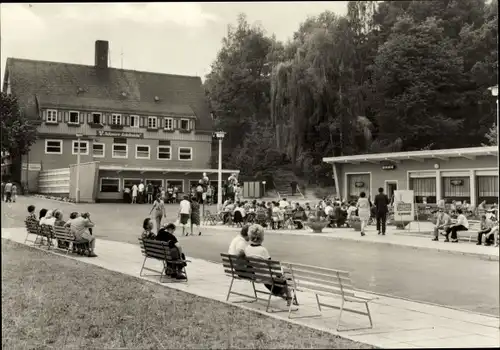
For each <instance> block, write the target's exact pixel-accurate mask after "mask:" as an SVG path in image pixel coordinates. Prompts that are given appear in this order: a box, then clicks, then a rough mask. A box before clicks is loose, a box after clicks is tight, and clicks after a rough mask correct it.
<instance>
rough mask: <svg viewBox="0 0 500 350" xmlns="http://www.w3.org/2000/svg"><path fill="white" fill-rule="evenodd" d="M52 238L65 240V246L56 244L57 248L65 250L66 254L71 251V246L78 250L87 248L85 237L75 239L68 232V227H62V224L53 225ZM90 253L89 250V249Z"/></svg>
mask: <svg viewBox="0 0 500 350" xmlns="http://www.w3.org/2000/svg"><path fill="white" fill-rule="evenodd" d="M54 238H55V239H56V240H57V241H58V242H65V243H67V244H68V246H67V247H64V248H63V247H60V246H59V245H57V248H58V249H61V250H65V251H66V254H68V253H69V252H70V251H73V250H74V249H73V248H76V249H78V250H79V251H82V250H88V244H89V243H88V241H87V240H85V239H81V240H77V239H75V236H74V235H73V234H72V233H70V231H69V228H67V227H64V226H55V227H54ZM89 254H90V251H89Z"/></svg>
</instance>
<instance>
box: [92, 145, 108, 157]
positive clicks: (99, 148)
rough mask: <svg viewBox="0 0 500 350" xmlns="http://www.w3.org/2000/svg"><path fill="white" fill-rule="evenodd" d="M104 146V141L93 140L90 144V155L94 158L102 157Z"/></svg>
mask: <svg viewBox="0 0 500 350" xmlns="http://www.w3.org/2000/svg"><path fill="white" fill-rule="evenodd" d="M105 147H106V145H105V144H104V143H97V142H94V143H93V144H92V156H93V157H96V158H104V155H105Z"/></svg>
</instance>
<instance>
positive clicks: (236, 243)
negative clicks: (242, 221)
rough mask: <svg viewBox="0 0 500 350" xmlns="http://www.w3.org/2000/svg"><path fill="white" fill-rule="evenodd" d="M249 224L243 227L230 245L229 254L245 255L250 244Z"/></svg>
mask: <svg viewBox="0 0 500 350" xmlns="http://www.w3.org/2000/svg"><path fill="white" fill-rule="evenodd" d="M249 227H250V226H249V225H245V226H243V227H242V228H241V232H240V234H239V235H238V236H236V237H234V238H233V240H232V241H231V244H230V245H229V250H228V252H227V253H228V254H230V255H237V256H239V257H244V256H245V248H246V247H247V246H248V240H249V238H248V228H249Z"/></svg>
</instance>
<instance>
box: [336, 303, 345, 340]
mask: <svg viewBox="0 0 500 350" xmlns="http://www.w3.org/2000/svg"><path fill="white" fill-rule="evenodd" d="M342 311H344V298H342V304H341V305H340V314H339V318H338V320H337V332H339V329H340V319H341V318H342Z"/></svg>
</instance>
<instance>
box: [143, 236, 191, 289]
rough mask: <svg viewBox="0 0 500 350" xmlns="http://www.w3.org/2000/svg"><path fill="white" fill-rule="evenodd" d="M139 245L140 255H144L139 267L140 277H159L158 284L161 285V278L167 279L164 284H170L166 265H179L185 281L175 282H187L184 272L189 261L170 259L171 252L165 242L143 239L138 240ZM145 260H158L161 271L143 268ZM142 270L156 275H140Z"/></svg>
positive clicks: (170, 280) (170, 279)
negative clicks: (160, 264) (160, 263)
mask: <svg viewBox="0 0 500 350" xmlns="http://www.w3.org/2000/svg"><path fill="white" fill-rule="evenodd" d="M139 243H140V245H141V251H142V255H144V262H143V263H142V267H141V272H140V273H139V275H140V276H141V277H145V276H160V282H161V283H163V282H164V281H163V277H168V280H167V281H166V282H172V281H173V279H172V278H171V277H170V274H169V273H168V269H169V266H168V264H171V265H181V266H182V269H181V272H182V273H184V275H185V276H186V279H185V280H176V281H178V282H187V280H188V278H187V272H186V265H187V263H188V262H190V261H189V260H182V259H175V260H174V259H173V257H172V252H171V249H170V248H169V247H168V243H167V242H163V241H157V240H155V239H143V238H139ZM147 259H155V260H160V261H161V262H162V263H163V268H162V270H161V271H158V270H153V269H151V268H148V267H145V265H146V260H147ZM143 270H147V271H150V272H154V273H156V275H146V274H144V275H143V274H142V271H143Z"/></svg>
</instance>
